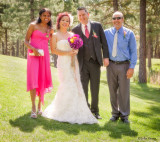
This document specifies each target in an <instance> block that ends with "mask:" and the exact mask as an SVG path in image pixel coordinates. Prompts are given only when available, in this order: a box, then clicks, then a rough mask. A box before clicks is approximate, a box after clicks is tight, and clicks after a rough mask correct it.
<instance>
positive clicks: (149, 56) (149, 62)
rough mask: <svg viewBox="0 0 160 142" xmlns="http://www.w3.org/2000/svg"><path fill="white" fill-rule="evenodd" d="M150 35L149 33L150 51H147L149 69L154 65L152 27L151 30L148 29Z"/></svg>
mask: <svg viewBox="0 0 160 142" xmlns="http://www.w3.org/2000/svg"><path fill="white" fill-rule="evenodd" d="M148 33H149V36H148V46H147V47H148V50H147V53H148V55H147V57H148V68H151V66H152V64H151V58H152V36H151V33H152V28H151V27H150V25H149V29H148Z"/></svg>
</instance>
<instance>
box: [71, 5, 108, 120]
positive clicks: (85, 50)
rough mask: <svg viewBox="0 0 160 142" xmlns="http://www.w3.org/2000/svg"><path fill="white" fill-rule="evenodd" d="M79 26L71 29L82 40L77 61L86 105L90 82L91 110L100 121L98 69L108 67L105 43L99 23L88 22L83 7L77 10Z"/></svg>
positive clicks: (85, 10) (86, 13)
mask: <svg viewBox="0 0 160 142" xmlns="http://www.w3.org/2000/svg"><path fill="white" fill-rule="evenodd" d="M77 15H78V19H79V21H80V24H79V25H77V26H76V27H74V28H73V29H72V31H73V32H74V33H75V34H78V35H80V37H81V38H82V39H83V47H81V48H80V49H79V52H78V61H79V67H80V74H81V81H82V86H83V89H84V93H85V95H86V100H87V103H88V84H89V81H90V90H91V106H90V104H89V103H88V105H89V107H90V108H91V111H92V113H94V115H95V117H96V118H97V119H101V117H100V115H99V108H98V94H99V84H100V67H101V66H102V65H103V64H104V66H108V64H109V53H108V46H107V41H106V38H105V35H104V31H103V28H102V26H101V24H100V23H97V22H92V21H90V20H89V13H88V11H87V9H86V8H85V7H80V8H78V9H77ZM102 51H103V59H102Z"/></svg>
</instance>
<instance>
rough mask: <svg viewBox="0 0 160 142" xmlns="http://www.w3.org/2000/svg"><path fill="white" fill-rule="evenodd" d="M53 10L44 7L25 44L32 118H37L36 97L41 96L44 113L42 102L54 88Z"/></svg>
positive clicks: (28, 33)
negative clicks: (49, 42)
mask: <svg viewBox="0 0 160 142" xmlns="http://www.w3.org/2000/svg"><path fill="white" fill-rule="evenodd" d="M51 28H52V21H51V11H50V10H49V9H47V8H43V9H41V10H40V12H39V18H38V20H37V21H35V22H32V23H31V24H30V25H29V28H28V31H27V34H26V37H25V45H26V46H27V48H28V55H27V91H30V96H31V101H32V111H31V118H37V113H36V105H35V99H36V95H37V96H39V102H38V114H39V115H41V114H42V110H41V103H42V104H44V94H45V93H47V92H50V91H51V89H52V88H53V85H52V78H51V70H50V56H49V49H48V41H49V39H50V35H51V34H52V33H53V29H51Z"/></svg>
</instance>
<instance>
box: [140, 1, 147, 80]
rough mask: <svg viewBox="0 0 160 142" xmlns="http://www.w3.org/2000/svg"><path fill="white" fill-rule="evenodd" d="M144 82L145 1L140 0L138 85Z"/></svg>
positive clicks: (145, 77) (145, 78)
mask: <svg viewBox="0 0 160 142" xmlns="http://www.w3.org/2000/svg"><path fill="white" fill-rule="evenodd" d="M146 82H147V76H146V0H140V48H139V83H146Z"/></svg>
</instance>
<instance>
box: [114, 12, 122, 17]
mask: <svg viewBox="0 0 160 142" xmlns="http://www.w3.org/2000/svg"><path fill="white" fill-rule="evenodd" d="M115 15H120V16H121V17H122V18H123V13H122V12H120V11H116V12H114V13H113V15H112V17H114V16H115Z"/></svg>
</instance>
